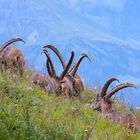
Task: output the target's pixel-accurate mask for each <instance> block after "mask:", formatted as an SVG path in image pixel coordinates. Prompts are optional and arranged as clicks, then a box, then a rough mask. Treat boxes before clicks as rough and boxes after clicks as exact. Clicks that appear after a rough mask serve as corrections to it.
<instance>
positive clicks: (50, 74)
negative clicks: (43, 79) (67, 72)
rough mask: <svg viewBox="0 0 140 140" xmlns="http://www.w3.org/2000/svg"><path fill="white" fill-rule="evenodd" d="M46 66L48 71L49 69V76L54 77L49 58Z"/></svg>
mask: <svg viewBox="0 0 140 140" xmlns="http://www.w3.org/2000/svg"><path fill="white" fill-rule="evenodd" d="M46 68H47V71H48V74H49V76H50V77H53V74H52V70H51V67H50V63H49V60H48V59H47V61H46Z"/></svg>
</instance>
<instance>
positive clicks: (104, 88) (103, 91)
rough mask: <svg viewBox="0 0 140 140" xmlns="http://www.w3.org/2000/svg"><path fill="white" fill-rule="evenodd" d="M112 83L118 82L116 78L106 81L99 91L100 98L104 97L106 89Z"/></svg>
mask: <svg viewBox="0 0 140 140" xmlns="http://www.w3.org/2000/svg"><path fill="white" fill-rule="evenodd" d="M113 81H118V82H119V80H118V79H117V78H110V79H109V80H107V82H106V83H105V84H104V86H103V88H102V90H101V93H100V96H101V97H102V98H103V97H104V96H105V95H106V92H107V89H108V87H109V85H110V84H111V83H112V82H113Z"/></svg>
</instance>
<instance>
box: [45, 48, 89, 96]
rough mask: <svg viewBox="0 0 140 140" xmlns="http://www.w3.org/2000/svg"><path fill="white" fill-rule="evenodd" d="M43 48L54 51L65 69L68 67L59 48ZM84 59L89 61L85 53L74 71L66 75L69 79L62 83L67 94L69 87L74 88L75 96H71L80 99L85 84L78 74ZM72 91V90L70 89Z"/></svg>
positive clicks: (73, 68)
mask: <svg viewBox="0 0 140 140" xmlns="http://www.w3.org/2000/svg"><path fill="white" fill-rule="evenodd" d="M43 48H50V49H51V50H52V51H54V52H55V54H56V55H57V56H58V58H59V60H60V62H61V64H62V66H63V69H64V68H65V67H66V63H65V60H64V58H63V56H62V55H61V53H60V52H59V51H58V50H57V48H55V47H54V46H52V45H46V46H44V47H43ZM84 57H87V58H88V59H89V57H88V56H87V54H85V53H83V54H81V56H80V58H79V59H78V61H77V62H76V63H75V65H74V66H73V67H72V69H71V70H69V71H68V72H67V75H66V77H67V78H66V77H65V78H64V79H65V80H63V82H62V87H63V90H64V93H67V92H68V91H69V87H71V86H72V87H73V93H74V94H70V95H74V96H76V97H78V98H79V99H81V93H82V91H83V90H84V86H83V82H82V80H81V78H80V75H79V74H78V73H77V69H78V67H79V65H80V62H81V61H82V59H83V58H84ZM89 60H90V59H89ZM70 89H72V88H70Z"/></svg>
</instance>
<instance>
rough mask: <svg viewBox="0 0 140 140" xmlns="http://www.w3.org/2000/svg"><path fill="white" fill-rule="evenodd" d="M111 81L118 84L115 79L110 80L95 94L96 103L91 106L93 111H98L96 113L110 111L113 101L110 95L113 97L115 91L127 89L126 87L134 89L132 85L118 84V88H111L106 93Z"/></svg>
mask: <svg viewBox="0 0 140 140" xmlns="http://www.w3.org/2000/svg"><path fill="white" fill-rule="evenodd" d="M113 81H118V82H119V80H118V79H116V78H110V79H109V80H108V81H107V82H106V83H105V85H104V86H103V88H102V90H101V92H100V93H98V94H97V96H96V103H95V104H94V105H93V109H94V110H98V111H102V112H103V111H104V112H107V111H109V110H111V109H112V103H113V101H112V100H111V97H112V95H114V94H115V93H116V92H117V91H119V90H121V89H124V88H127V87H134V88H136V87H135V85H134V84H132V83H123V84H119V85H118V86H116V87H114V88H112V89H111V90H110V91H108V92H107V89H108V87H109V85H110V84H111V83H112V82H113Z"/></svg>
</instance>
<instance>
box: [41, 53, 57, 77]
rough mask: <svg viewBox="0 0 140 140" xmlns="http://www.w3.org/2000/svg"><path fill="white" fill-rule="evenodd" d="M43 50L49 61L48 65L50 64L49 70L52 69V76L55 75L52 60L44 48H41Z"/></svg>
mask: <svg viewBox="0 0 140 140" xmlns="http://www.w3.org/2000/svg"><path fill="white" fill-rule="evenodd" d="M43 52H44V54H45V55H46V57H47V58H48V61H49V63H50V66H51V71H52V74H53V77H56V72H55V69H54V65H53V62H52V60H51V58H50V55H49V53H48V52H47V51H46V50H43Z"/></svg>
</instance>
